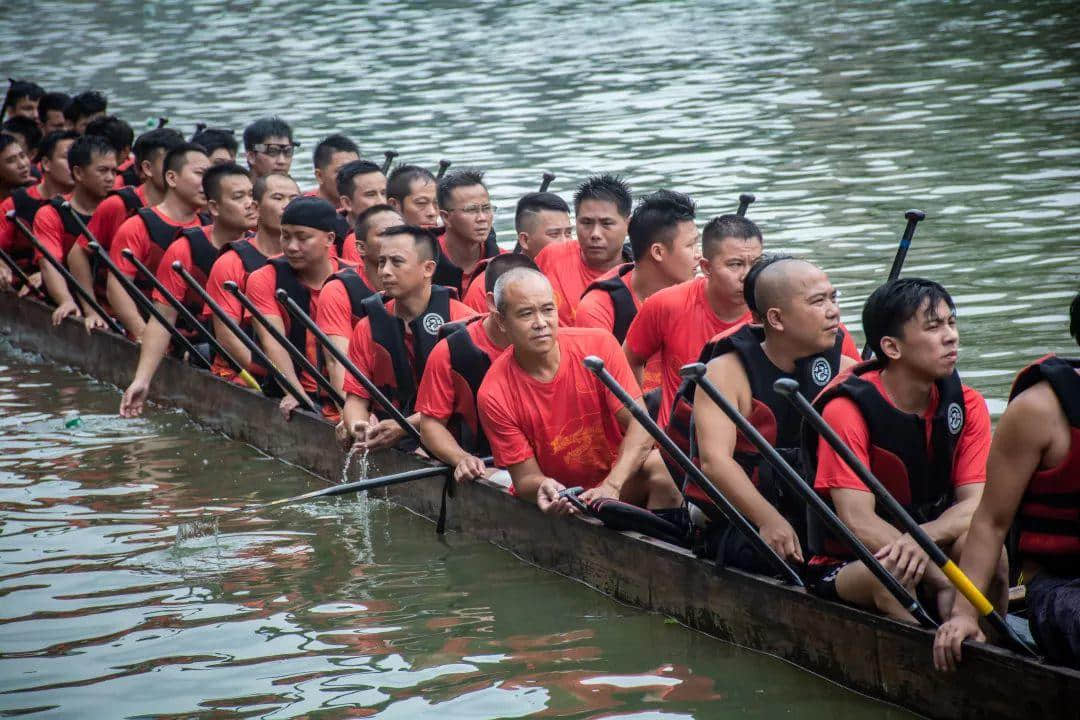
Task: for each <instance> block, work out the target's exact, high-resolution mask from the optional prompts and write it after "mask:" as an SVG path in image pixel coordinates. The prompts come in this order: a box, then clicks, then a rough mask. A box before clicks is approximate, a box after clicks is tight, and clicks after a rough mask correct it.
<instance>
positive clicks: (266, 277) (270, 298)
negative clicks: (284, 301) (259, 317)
mask: <svg viewBox="0 0 1080 720" xmlns="http://www.w3.org/2000/svg"><path fill="white" fill-rule="evenodd" d="M276 291H277V271H276V270H275V269H274V266H273V265H263V266H262V267H261V268H259V269H258V270H256V271H255V272H253V273H251V276H250V277H249V278H248V281H247V290H246V291H245V292H244V294H245V295H247V296H248V298H249V299H250V300H251V304H252V305H254V306H255V309H256V310H258V311H259V312H261V313H262V314H263V315H266V316H271V315H272V316H274V317H278V318H280V317H281V306H280V305H278V301H277V297H276V296H275V295H274V293H275V292H276ZM229 295H232V293H229Z"/></svg>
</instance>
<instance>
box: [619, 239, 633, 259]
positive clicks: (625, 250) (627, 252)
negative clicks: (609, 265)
mask: <svg viewBox="0 0 1080 720" xmlns="http://www.w3.org/2000/svg"><path fill="white" fill-rule="evenodd" d="M622 259H623V262H628V263H632V262H634V246H633V245H631V244H630V241H629V240H627V241H626V242H624V243H623V246H622Z"/></svg>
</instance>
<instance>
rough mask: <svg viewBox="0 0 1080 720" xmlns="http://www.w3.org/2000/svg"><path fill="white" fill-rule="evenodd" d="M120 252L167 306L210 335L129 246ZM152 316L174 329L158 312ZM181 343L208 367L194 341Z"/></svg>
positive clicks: (206, 334) (169, 329)
mask: <svg viewBox="0 0 1080 720" xmlns="http://www.w3.org/2000/svg"><path fill="white" fill-rule="evenodd" d="M120 253H121V254H122V255H123V256H124V257H126V258H127V259H128V262H130V263H131V264H132V265H134V266H135V269H136V270H138V271H139V272H141V273H142V274H143V275H145V276H146V277H147V278H149V280H150V284H151V285H153V286H154V289H155V290H157V291H158V292H159V293H161V296H162V297H163V298H165V301H166V302H167V303H168V304H169V306H170V307H171V308H172V309H173V310H175V311H176V312H177V313H178V314H179V315H180V316H182V317H183V318H184V319H185V320H187V321H188V323H189V324H190V325H191V327H192V328H194V329H195V330H196V331H197V332H199V333H200V334H202V335H203V336H204V337H209V336H210V333H209V332H208V331H207V329H206V328H205V327H203V325H202V323H200V322H199V321H198V320H196V319H195V316H194V315H192V314H191V311H190V310H188V309H187V308H186V307H184V305H183V304H182V303H181V302H180V301H179V300H177V299H176V298H175V297H173V295H172V293H170V292H169V291H168V290H167V289H165V286H164V285H162V284H161V281H160V280H158V279H157V276H155V275H154V272H153V271H152V270H151V269H150V268H148V267H146V265H144V264H143V263H142V261H141V260H139V258H137V257H135V253H133V252H132V251H131V248H124V249H123V250H121V251H120ZM117 269H118V270H119V268H117ZM143 297H144V299H145V300H146V301H147V302H148V303H149V304H150V305H151V306H152V305H153V303H151V302H150V301H149V298H146V297H145V296H143ZM154 317H155V318H156V319H157V321H158V322H159V323H162V324H163V325H164V326H165V329H166V330H168V331H169V332H170V334H171V333H172V331H173V330H175V329H176V328H175V327H174V326H173V324H172V323H170V322H168V321H167V320H165V318H164V317H162V316H161V314H160V313H156V314H155V315H154ZM173 337H176V335H175V334H174V335H173ZM181 337H182V336H181ZM181 345H183V346H184V349H185V350H187V352H188V357H189V359H190V360H198V361H199V364H200V365H202V366H203V367H204V368H206V369H207V370H209V369H210V367H211V363H210V361H209V360H207V359H206V358H205V357H203V354H202V353H201V352H199V351H198V349H196V348H195V345H194V343H191V342H183V343H181ZM192 353H194V354H192Z"/></svg>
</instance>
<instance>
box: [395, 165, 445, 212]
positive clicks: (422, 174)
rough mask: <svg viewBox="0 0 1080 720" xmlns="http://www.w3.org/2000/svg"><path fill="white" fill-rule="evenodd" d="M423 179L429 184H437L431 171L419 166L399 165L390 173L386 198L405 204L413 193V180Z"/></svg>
mask: <svg viewBox="0 0 1080 720" xmlns="http://www.w3.org/2000/svg"><path fill="white" fill-rule="evenodd" d="M420 179H423V180H425V181H427V182H437V181H436V180H435V176H434V175H432V174H431V171H430V170H428V169H427V168H425V167H421V166H419V165H398V166H397V167H395V168H394V169H393V170H391V171H390V177H388V178H386V197H387V198H393V199H395V200H397V201H398V202H399V203H403V202H405V198H407V197H409V193H410V192H411V191H412V184H413V180H420Z"/></svg>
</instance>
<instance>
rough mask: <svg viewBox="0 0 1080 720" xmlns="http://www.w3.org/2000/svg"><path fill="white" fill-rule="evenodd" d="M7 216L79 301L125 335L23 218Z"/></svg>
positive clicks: (116, 331)
mask: <svg viewBox="0 0 1080 720" xmlns="http://www.w3.org/2000/svg"><path fill="white" fill-rule="evenodd" d="M7 215H8V220H10V221H11V222H13V223H15V226H16V227H17V228H19V231H20V232H22V234H23V235H25V236H26V239H27V240H29V241H30V243H31V244H32V245H33V246H34V247H35V248H37V250H38V252H40V253H41V256H42V257H43V258H45V262H47V263H49V264H50V265H52V266H53V268H55V269H56V272H58V273H60V276H61V277H62V278H64V281H65V282H67V284H68V287H69V288H70V289H71V290H72V291H73V292H74V293H75V294H76V295H78V296H79V299H80V300H82V301H83V302H85V303H86V304H87V305H89V306H90V307H91V308H92V309H93V311H94V312H96V313H97V314H98V315H99V316H100V317H101V319H102V320H104V321H105V324H106V325H108V326H109V329H110V330H112V331H113V332H114V333H116V334H117V335H123V334H124V328H122V327H120V323H118V322H116V321H115V320H113V319H112V317H111V316H110V315H109V313H107V312H105V309H104V308H103V307H101V304H100V303H99V302H98V301H97V298H95V297H94V293H93V292H87V290H86V288H84V287H83V286H82V285H80V284H79V281H78V280H76V279H75V276H74V275H72V274H71V271H70V270H68V269H67V268H66V267H64V263H62V262H60V260H58V259H57V258H55V257H53V255H52V253H51V252H49V251H48V250H47V249H46V248H45V246H44V245H42V244H41V241H40V240H38V239H37V236H35V235H34V233H33V232H32V231H31V230H30V228H28V227H26V223H24V222H23V221H22V218H20V217H19V216H18V215H16V214H15V211H14V210H11V211H9V212H8V214H7Z"/></svg>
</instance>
